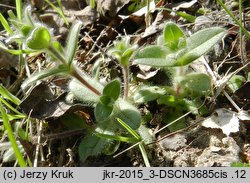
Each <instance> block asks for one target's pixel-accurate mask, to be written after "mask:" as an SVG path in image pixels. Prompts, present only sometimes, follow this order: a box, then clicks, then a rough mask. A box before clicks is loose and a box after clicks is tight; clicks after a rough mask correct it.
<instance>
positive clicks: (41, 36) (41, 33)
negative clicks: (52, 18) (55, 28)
mask: <svg viewBox="0 0 250 183" xmlns="http://www.w3.org/2000/svg"><path fill="white" fill-rule="evenodd" d="M26 44H27V46H28V47H29V48H31V49H33V50H43V49H45V48H48V47H49V45H50V44H51V35H50V33H49V31H48V29H47V28H45V27H42V26H41V27H37V28H35V29H34V30H33V31H32V33H31V35H30V36H29V37H28V39H27V41H26Z"/></svg>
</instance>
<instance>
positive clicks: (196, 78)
mask: <svg viewBox="0 0 250 183" xmlns="http://www.w3.org/2000/svg"><path fill="white" fill-rule="evenodd" d="M225 34H226V31H225V30H224V29H223V28H220V27H213V28H208V29H204V30H201V31H198V32H196V33H194V34H193V35H191V36H190V37H186V36H185V34H184V32H183V31H182V30H181V29H180V28H179V27H178V26H177V25H176V24H175V23H173V22H169V23H167V24H166V25H165V27H164V30H163V34H162V35H160V36H159V37H158V39H157V44H156V45H150V46H146V47H144V48H142V49H140V50H139V51H138V52H137V54H136V55H135V59H134V63H136V64H142V65H149V66H153V67H168V68H170V67H171V72H172V74H173V76H172V79H173V81H172V83H173V86H142V87H139V88H138V90H137V91H136V92H135V93H134V95H133V99H134V102H135V103H138V104H140V103H144V102H149V101H152V100H157V102H158V104H165V105H167V106H169V107H171V109H169V113H168V114H167V116H166V119H168V120H169V119H171V120H170V121H167V122H171V121H173V120H175V119H177V118H179V117H180V116H182V115H183V113H185V111H192V112H193V113H194V114H198V113H199V111H198V108H199V106H201V104H202V102H201V100H200V98H201V97H202V96H204V95H207V94H208V93H209V92H210V90H211V78H210V77H209V76H208V75H207V74H204V73H188V72H187V68H186V67H184V66H186V65H188V64H190V63H191V62H193V61H195V60H196V59H198V58H199V57H201V56H202V55H204V54H205V53H207V52H208V51H209V50H210V49H211V48H212V47H213V46H214V45H215V44H216V43H217V42H218V41H220V40H221V39H222V37H223V36H225ZM171 111H172V112H171ZM205 112H206V110H205V108H202V109H200V113H205ZM182 122H183V123H182V124H184V122H185V121H182ZM175 126H176V127H173V128H172V129H170V130H177V129H179V128H183V127H184V126H185V125H181V121H180V123H176V125H175Z"/></svg>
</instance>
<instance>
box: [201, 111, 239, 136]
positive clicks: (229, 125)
mask: <svg viewBox="0 0 250 183" xmlns="http://www.w3.org/2000/svg"><path fill="white" fill-rule="evenodd" d="M202 126H204V127H206V128H218V129H221V130H222V132H223V133H224V134H226V135H227V136H229V134H230V133H235V132H238V131H239V127H240V124H239V118H238V115H237V113H236V112H233V111H230V110H227V109H224V108H220V109H216V110H215V112H214V113H213V115H212V116H211V117H209V118H207V119H205V120H204V121H203V122H202Z"/></svg>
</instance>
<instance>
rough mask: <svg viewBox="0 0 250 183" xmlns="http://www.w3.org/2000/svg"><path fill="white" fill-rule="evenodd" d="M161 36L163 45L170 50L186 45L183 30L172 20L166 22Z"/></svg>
mask: <svg viewBox="0 0 250 183" xmlns="http://www.w3.org/2000/svg"><path fill="white" fill-rule="evenodd" d="M163 36H164V41H165V46H167V47H168V48H170V49H171V50H174V51H175V50H178V49H180V48H181V47H185V46H186V38H185V35H184V32H183V31H182V30H181V29H180V28H179V27H178V26H177V25H176V24H175V23H173V22H168V23H166V25H165V27H164V30H163Z"/></svg>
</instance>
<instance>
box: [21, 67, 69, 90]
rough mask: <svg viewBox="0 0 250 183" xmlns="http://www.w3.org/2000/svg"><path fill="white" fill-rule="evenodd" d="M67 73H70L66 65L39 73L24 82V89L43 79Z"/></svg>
mask: <svg viewBox="0 0 250 183" xmlns="http://www.w3.org/2000/svg"><path fill="white" fill-rule="evenodd" d="M67 71H68V68H67V67H65V66H64V65H59V66H57V67H56V68H52V69H46V70H43V71H40V72H37V73H35V74H33V75H31V76H30V77H29V78H28V79H26V80H25V81H24V82H23V84H22V88H26V87H27V86H29V85H31V84H33V83H34V82H36V81H38V80H41V79H45V78H47V77H49V76H52V75H55V74H60V73H67Z"/></svg>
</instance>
